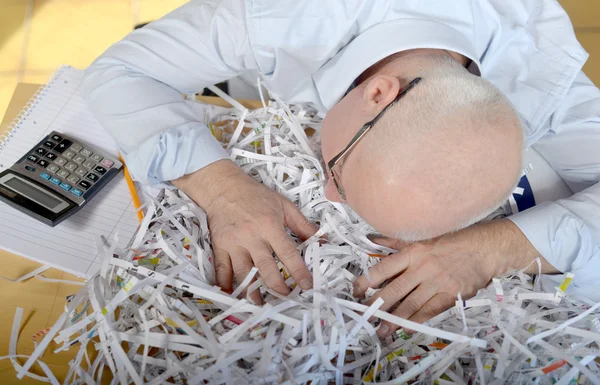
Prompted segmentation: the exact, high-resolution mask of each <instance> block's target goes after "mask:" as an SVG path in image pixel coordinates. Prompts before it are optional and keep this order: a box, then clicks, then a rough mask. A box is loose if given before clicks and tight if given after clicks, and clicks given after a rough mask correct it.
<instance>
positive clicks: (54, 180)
mask: <svg viewBox="0 0 600 385" xmlns="http://www.w3.org/2000/svg"><path fill="white" fill-rule="evenodd" d="M50 183H52V184H55V185H57V186H60V184H61V183H62V181H61V180H60V179H58V178H52V179H50Z"/></svg>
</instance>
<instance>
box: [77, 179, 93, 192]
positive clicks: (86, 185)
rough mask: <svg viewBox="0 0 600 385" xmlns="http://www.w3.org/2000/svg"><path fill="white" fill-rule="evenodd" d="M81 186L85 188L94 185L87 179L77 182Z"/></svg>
mask: <svg viewBox="0 0 600 385" xmlns="http://www.w3.org/2000/svg"><path fill="white" fill-rule="evenodd" d="M77 185H78V186H79V187H81V188H83V189H84V190H87V189H89V188H90V187H92V184H91V183H90V182H88V181H87V180H82V181H81V182H79V183H78V184H77Z"/></svg>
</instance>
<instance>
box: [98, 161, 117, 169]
mask: <svg viewBox="0 0 600 385" xmlns="http://www.w3.org/2000/svg"><path fill="white" fill-rule="evenodd" d="M113 164H115V162H113V161H112V160H110V159H104V160H103V161H102V162H100V166H102V167H104V168H111V167H112V165H113Z"/></svg>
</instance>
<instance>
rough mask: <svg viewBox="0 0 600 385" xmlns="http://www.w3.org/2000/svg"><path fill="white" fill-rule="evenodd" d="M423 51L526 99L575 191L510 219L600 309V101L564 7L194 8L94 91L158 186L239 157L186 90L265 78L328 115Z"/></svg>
mask: <svg viewBox="0 0 600 385" xmlns="http://www.w3.org/2000/svg"><path fill="white" fill-rule="evenodd" d="M413 48H437V49H446V50H451V51H454V52H458V53H460V54H462V55H464V56H466V57H468V58H469V59H471V61H472V64H471V66H470V68H469V70H470V71H471V72H473V73H475V74H478V75H479V74H480V75H481V76H482V77H484V78H485V79H488V80H489V81H491V82H492V83H493V84H494V85H495V86H496V87H498V88H499V89H500V90H501V91H502V92H503V93H504V94H505V95H506V96H507V97H508V98H509V99H510V100H511V102H512V103H513V104H514V106H515V108H516V109H517V111H518V113H519V114H520V117H521V119H522V121H523V123H524V127H525V137H526V145H527V147H532V149H534V150H535V151H536V152H537V153H538V154H539V155H540V156H541V157H542V158H543V159H544V160H545V161H546V162H547V164H548V165H550V167H552V168H553V169H554V170H555V172H556V174H557V175H558V176H559V177H560V178H561V179H562V182H561V183H563V182H564V184H566V186H567V187H568V189H569V190H570V195H571V196H568V197H565V198H563V199H559V200H556V201H546V202H541V201H540V199H538V200H537V201H536V199H535V195H536V194H535V191H533V192H532V195H531V194H530V196H529V197H528V198H527V199H525V198H523V199H524V201H528V202H529V203H528V204H519V205H518V210H514V211H519V212H518V213H516V214H515V215H513V216H511V219H512V220H513V221H514V223H516V224H517V225H518V226H519V228H520V229H521V230H522V231H523V232H524V233H525V235H526V236H527V237H528V239H529V240H530V241H531V242H532V244H533V245H534V246H535V247H536V249H537V250H538V251H539V252H540V253H541V254H542V255H543V256H544V258H545V259H547V260H548V262H550V263H551V264H552V265H553V266H555V267H556V268H557V269H559V270H561V271H563V272H566V271H571V272H573V273H575V275H576V276H575V280H574V281H573V284H572V287H571V288H570V290H573V291H577V292H579V294H582V295H585V296H587V297H589V298H591V299H595V300H600V184H599V183H598V182H599V181H600V92H599V90H598V88H596V87H595V86H594V84H593V83H592V82H591V81H590V80H589V79H588V78H587V77H586V76H585V75H584V74H583V73H582V72H581V68H582V66H583V64H584V63H585V61H586V60H587V58H588V55H587V53H586V52H585V51H584V49H583V48H582V47H581V46H580V44H579V43H578V42H577V39H576V37H575V34H574V32H573V28H572V25H571V22H570V20H569V18H568V16H567V14H566V13H565V12H564V10H563V9H562V8H561V7H560V5H559V4H558V2H556V1H555V0H511V1H506V0H477V1H473V0H452V1H439V0H245V1H244V0H195V1H191V2H190V3H188V4H186V5H184V6H183V7H181V8H179V9H177V10H175V11H174V12H172V13H171V14H169V15H167V16H165V17H164V18H162V19H160V20H158V21H156V22H153V23H151V24H150V25H148V26H146V27H144V28H142V29H140V30H136V31H134V32H132V33H131V34H130V35H129V36H127V37H126V38H125V39H123V40H122V41H121V42H119V43H117V44H115V45H113V46H112V47H111V48H109V49H108V50H107V51H106V52H105V53H104V54H103V55H102V56H101V57H100V58H98V59H97V60H96V61H95V62H94V63H93V64H92V66H91V67H90V68H89V69H88V70H87V72H86V77H85V81H84V88H85V94H86V97H87V100H88V102H89V105H90V106H91V108H92V110H93V111H94V112H95V114H96V115H97V116H98V118H99V120H100V121H101V122H102V124H103V125H104V126H105V127H106V128H107V130H108V131H109V132H111V133H112V135H113V136H114V137H115V139H116V140H117V142H118V143H119V145H120V147H121V149H122V152H123V155H124V157H125V160H126V162H127V164H128V166H129V169H130V171H131V173H132V175H133V176H134V178H135V179H136V180H138V181H140V182H143V183H148V184H160V183H163V182H165V181H170V180H173V179H176V178H178V177H181V176H183V175H185V174H188V173H191V172H194V171H196V170H198V169H200V168H202V167H204V166H206V165H208V164H210V163H212V162H215V161H217V160H219V159H223V158H226V157H227V154H226V152H225V151H224V150H223V148H222V147H221V145H220V144H219V143H218V142H217V141H216V139H214V138H213V137H212V135H211V133H210V131H209V129H208V128H207V127H206V126H205V125H204V123H203V122H202V121H201V120H200V119H199V118H198V116H197V115H196V114H195V113H194V112H193V110H192V109H191V108H190V106H189V104H187V103H185V102H184V99H183V97H182V93H195V92H199V91H200V90H202V89H203V88H204V87H205V86H208V85H212V84H215V83H218V82H220V81H223V80H226V79H230V78H232V77H235V76H237V75H240V74H243V73H246V72H247V71H257V72H258V73H259V74H260V75H261V76H262V78H263V79H264V80H265V82H266V85H267V86H268V87H269V88H270V89H271V90H272V91H273V92H275V93H276V94H278V95H279V96H280V97H282V98H283V99H284V100H285V101H287V102H311V103H314V104H315V106H317V108H319V109H320V110H322V111H327V110H328V109H329V108H331V107H332V106H333V105H334V104H335V103H336V102H338V101H339V100H340V98H342V97H343V95H344V92H345V91H346V90H347V89H348V87H349V86H350V85H351V84H352V83H353V81H354V80H355V79H356V78H357V77H358V76H359V75H360V74H361V73H362V72H363V71H364V70H365V69H367V68H368V67H370V66H371V65H372V64H374V63H376V62H378V61H379V60H381V59H383V58H385V57H387V56H389V55H391V54H393V53H396V52H399V51H403V50H407V49H413ZM522 182H524V184H523V186H525V188H523V189H522V191H526V190H528V189H531V186H530V183H529V182H527V181H526V180H525V179H524V180H522ZM520 186H521V185H520ZM525 195H527V194H525ZM542 195H543V194H542ZM517 203H519V202H517ZM521 203H522V202H521ZM513 206H515V205H513ZM531 206H534V207H531ZM515 207H516V206H515ZM525 208H527V210H524V209H525Z"/></svg>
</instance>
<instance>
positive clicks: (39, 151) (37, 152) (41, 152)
mask: <svg viewBox="0 0 600 385" xmlns="http://www.w3.org/2000/svg"><path fill="white" fill-rule="evenodd" d="M47 152H48V151H46V150H44V149H43V148H41V147H40V148H38V149H37V150H35V153H36V154H38V155H39V156H44V155H45V154H46V153H47Z"/></svg>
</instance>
